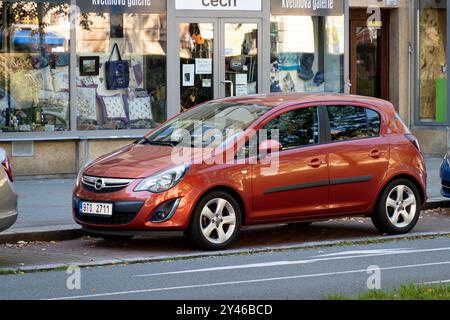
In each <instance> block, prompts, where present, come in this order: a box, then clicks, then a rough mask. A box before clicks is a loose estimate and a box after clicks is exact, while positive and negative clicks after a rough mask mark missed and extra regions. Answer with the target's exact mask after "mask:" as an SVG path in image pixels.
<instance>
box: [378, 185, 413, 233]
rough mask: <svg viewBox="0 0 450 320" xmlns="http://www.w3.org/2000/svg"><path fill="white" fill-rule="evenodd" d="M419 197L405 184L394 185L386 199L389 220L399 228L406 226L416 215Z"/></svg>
mask: <svg viewBox="0 0 450 320" xmlns="http://www.w3.org/2000/svg"><path fill="white" fill-rule="evenodd" d="M416 210H417V199H416V196H415V195H414V192H413V191H412V190H411V188H409V187H408V186H405V185H398V186H396V187H394V188H393V189H392V190H391V192H390V193H389V195H388V197H387V200H386V213H387V215H388V218H389V221H390V222H391V223H392V225H393V226H395V227H397V228H406V227H408V226H409V225H410V224H411V223H412V222H413V221H414V218H415V216H416Z"/></svg>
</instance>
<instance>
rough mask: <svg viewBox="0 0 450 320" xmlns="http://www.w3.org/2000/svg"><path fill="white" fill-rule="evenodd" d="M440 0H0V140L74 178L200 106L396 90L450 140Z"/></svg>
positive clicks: (436, 146)
mask: <svg viewBox="0 0 450 320" xmlns="http://www.w3.org/2000/svg"><path fill="white" fill-rule="evenodd" d="M448 15H449V11H447V2H446V1H445V0H383V1H379V0H47V1H44V0H35V1H16V0H9V1H0V27H1V28H0V64H1V67H0V147H3V148H5V149H6V150H7V152H8V153H9V154H10V155H12V157H11V158H12V159H11V160H12V164H13V166H14V168H15V171H16V174H17V175H22V176H29V175H62V174H67V175H73V174H74V173H76V172H77V171H78V170H79V169H80V168H81V167H82V166H83V165H84V164H85V163H86V162H88V161H89V160H92V159H94V158H96V157H98V156H100V155H102V154H105V153H108V152H110V151H113V150H115V149H117V148H119V147H121V146H123V145H125V144H128V143H130V142H132V141H133V140H135V139H136V138H138V137H141V136H142V135H144V134H145V133H146V132H148V131H149V130H150V129H151V128H154V127H155V126H157V125H158V124H159V123H162V122H164V121H165V120H167V119H168V118H171V117H172V116H174V115H176V114H178V113H179V112H182V111H183V110H186V109H189V108H190V107H192V106H193V105H196V104H198V103H200V102H204V101H208V100H211V99H215V98H220V97H226V96H231V95H233V96H239V95H247V94H256V93H268V92H350V93H354V94H361V95H367V96H374V97H380V98H384V99H388V100H390V101H391V102H393V104H394V105H395V106H396V108H397V109H398V111H399V114H400V115H401V117H402V118H403V119H404V121H405V122H406V123H408V125H409V126H410V127H411V128H412V130H413V131H414V133H415V134H416V135H417V136H418V137H419V139H420V141H421V143H422V146H423V148H424V150H425V152H426V153H428V154H435V155H442V154H443V153H445V152H446V150H447V147H448V145H449V134H448V128H449V127H450V123H449V115H448V112H447V110H449V103H450V102H449V101H448V100H447V99H446V95H447V91H448V89H449V84H448V83H447V54H446V52H447V47H448V45H449V44H448V42H447V31H448V28H449V26H448V24H447V18H448Z"/></svg>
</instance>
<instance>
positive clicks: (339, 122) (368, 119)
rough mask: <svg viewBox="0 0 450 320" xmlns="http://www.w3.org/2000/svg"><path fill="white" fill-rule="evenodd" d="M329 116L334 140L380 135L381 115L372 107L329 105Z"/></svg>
mask: <svg viewBox="0 0 450 320" xmlns="http://www.w3.org/2000/svg"><path fill="white" fill-rule="evenodd" d="M328 117H329V119H330V130H331V140H332V141H345V140H354V139H363V138H369V137H377V136H379V135H380V129H381V118H380V115H379V114H378V113H377V112H376V111H373V110H371V109H367V108H363V107H355V106H329V107H328Z"/></svg>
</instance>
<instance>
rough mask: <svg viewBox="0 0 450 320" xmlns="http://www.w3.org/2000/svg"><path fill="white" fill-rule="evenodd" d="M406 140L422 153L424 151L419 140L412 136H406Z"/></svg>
mask: <svg viewBox="0 0 450 320" xmlns="http://www.w3.org/2000/svg"><path fill="white" fill-rule="evenodd" d="M405 137H406V139H408V141H409V142H411V143H412V144H413V146H414V147H415V148H416V149H417V150H419V152H420V153H422V149H421V148H420V143H419V140H417V138H416V137H415V136H414V135H412V134H405Z"/></svg>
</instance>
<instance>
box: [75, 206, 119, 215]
mask: <svg viewBox="0 0 450 320" xmlns="http://www.w3.org/2000/svg"><path fill="white" fill-rule="evenodd" d="M80 213H81V214H91V215H96V216H104V217H111V216H112V214H113V204H112V203H95V202H80Z"/></svg>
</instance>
